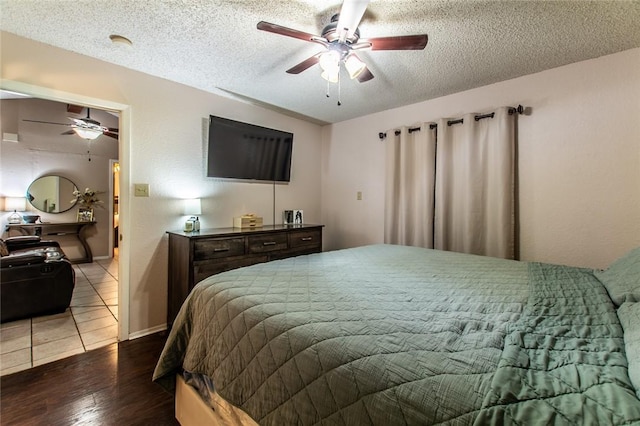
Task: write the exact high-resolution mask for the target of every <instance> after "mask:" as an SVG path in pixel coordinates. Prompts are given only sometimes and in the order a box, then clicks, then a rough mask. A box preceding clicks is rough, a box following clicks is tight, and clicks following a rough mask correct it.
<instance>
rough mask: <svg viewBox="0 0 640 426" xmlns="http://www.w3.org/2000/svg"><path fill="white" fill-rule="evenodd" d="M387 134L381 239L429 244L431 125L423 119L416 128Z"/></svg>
mask: <svg viewBox="0 0 640 426" xmlns="http://www.w3.org/2000/svg"><path fill="white" fill-rule="evenodd" d="M396 133H399V134H396ZM387 135H389V137H390V140H388V141H387V147H386V149H387V153H386V154H387V155H386V159H387V164H386V196H385V228H384V229H385V237H384V240H385V242H386V243H389V244H400V245H406V246H416V247H426V248H433V208H434V205H433V201H434V199H433V191H434V184H435V165H436V133H435V129H430V128H429V124H427V123H424V124H423V125H422V126H421V127H420V131H409V128H408V127H403V128H402V129H400V131H399V132H395V131H394V130H390V131H389V132H387Z"/></svg>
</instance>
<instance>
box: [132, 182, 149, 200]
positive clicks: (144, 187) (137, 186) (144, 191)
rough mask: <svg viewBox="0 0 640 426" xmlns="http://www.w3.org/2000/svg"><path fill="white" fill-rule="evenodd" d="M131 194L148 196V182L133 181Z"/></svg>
mask: <svg viewBox="0 0 640 426" xmlns="http://www.w3.org/2000/svg"><path fill="white" fill-rule="evenodd" d="M133 196H134V197H148V196H149V184H148V183H134V184H133Z"/></svg>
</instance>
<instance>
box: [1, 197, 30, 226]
mask: <svg viewBox="0 0 640 426" xmlns="http://www.w3.org/2000/svg"><path fill="white" fill-rule="evenodd" d="M26 209H27V199H26V198H25V197H5V199H4V211H6V212H10V211H13V213H11V215H10V216H9V217H8V219H7V221H8V222H9V223H10V224H12V225H15V224H19V223H22V217H20V215H19V214H18V211H21V212H23V211H25V210H26Z"/></svg>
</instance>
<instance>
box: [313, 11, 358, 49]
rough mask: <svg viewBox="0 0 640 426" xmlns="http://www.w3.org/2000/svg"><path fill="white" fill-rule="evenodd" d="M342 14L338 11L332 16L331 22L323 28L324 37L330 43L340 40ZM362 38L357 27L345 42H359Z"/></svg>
mask: <svg viewBox="0 0 640 426" xmlns="http://www.w3.org/2000/svg"><path fill="white" fill-rule="evenodd" d="M339 18H340V14H339V13H336V14H335V15H333V16H332V17H331V22H330V23H329V24H327V25H326V26H325V27H324V28H323V29H322V37H324V38H325V39H326V40H327V41H328V42H329V43H333V42H336V41H338V40H339V38H340V31H338V19H339ZM359 39H360V30H359V29H358V28H356V30H355V31H354V32H353V35H352V36H351V37H347V38H346V39H345V42H346V43H348V44H354V43H357V41H358V40H359Z"/></svg>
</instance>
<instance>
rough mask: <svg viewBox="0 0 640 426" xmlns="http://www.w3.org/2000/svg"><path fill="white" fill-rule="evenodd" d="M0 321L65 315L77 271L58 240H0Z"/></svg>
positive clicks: (36, 237) (38, 238)
mask: <svg viewBox="0 0 640 426" xmlns="http://www.w3.org/2000/svg"><path fill="white" fill-rule="evenodd" d="M0 255H2V256H1V257H0V322H2V323H4V322H7V321H14V320H18V319H22V318H30V317H34V316H39V315H50V314H56V313H61V312H64V311H65V310H66V309H67V308H68V307H69V305H70V303H71V296H72V295H73V289H74V287H75V280H76V279H75V271H74V270H73V266H72V265H71V262H69V260H68V259H67V258H66V256H65V254H64V252H63V251H62V249H61V248H60V245H59V244H58V242H56V241H45V240H41V239H40V237H38V236H25V237H12V238H7V239H5V240H0Z"/></svg>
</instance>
